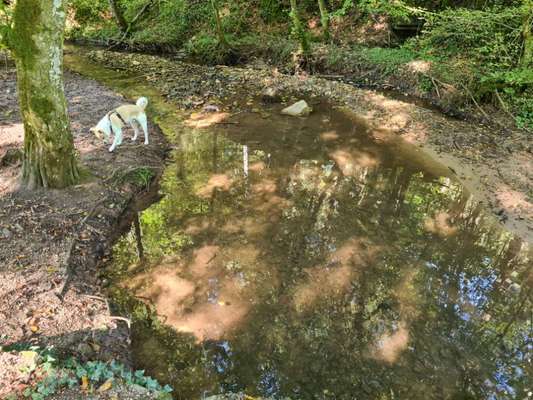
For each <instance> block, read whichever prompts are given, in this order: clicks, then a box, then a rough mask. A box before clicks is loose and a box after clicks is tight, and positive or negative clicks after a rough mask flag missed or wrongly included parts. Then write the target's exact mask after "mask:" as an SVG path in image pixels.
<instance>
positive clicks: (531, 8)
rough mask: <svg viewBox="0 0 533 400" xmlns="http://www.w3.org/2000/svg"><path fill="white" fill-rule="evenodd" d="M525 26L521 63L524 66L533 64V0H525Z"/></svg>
mask: <svg viewBox="0 0 533 400" xmlns="http://www.w3.org/2000/svg"><path fill="white" fill-rule="evenodd" d="M524 8H525V15H524V26H523V29H522V37H523V39H524V52H523V53H522V59H521V60H520V64H521V65H522V66H524V67H528V66H533V36H532V34H531V25H533V0H524Z"/></svg>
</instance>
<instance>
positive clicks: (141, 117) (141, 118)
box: [137, 114, 149, 144]
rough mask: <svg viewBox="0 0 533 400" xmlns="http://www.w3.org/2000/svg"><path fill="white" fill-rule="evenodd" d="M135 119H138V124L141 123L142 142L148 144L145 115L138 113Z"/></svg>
mask: <svg viewBox="0 0 533 400" xmlns="http://www.w3.org/2000/svg"><path fill="white" fill-rule="evenodd" d="M137 121H139V124H141V127H142V128H143V131H144V144H148V143H149V141H148V122H147V120H146V115H144V114H143V115H140V116H139V118H138V119H137Z"/></svg>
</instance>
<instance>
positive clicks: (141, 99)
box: [136, 97, 148, 110]
mask: <svg viewBox="0 0 533 400" xmlns="http://www.w3.org/2000/svg"><path fill="white" fill-rule="evenodd" d="M136 104H137V106H139V107H141V108H142V109H143V110H144V109H145V108H146V106H147V105H148V99H147V98H146V97H139V99H138V100H137V103H136Z"/></svg>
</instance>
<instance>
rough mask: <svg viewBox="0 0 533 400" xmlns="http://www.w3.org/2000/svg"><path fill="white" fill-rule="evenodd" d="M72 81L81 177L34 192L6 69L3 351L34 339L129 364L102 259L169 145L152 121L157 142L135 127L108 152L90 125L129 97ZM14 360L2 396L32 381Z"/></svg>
mask: <svg viewBox="0 0 533 400" xmlns="http://www.w3.org/2000/svg"><path fill="white" fill-rule="evenodd" d="M65 85H66V88H65V89H66V95H67V99H68V105H69V115H70V119H71V127H72V132H73V134H74V141H75V146H76V150H77V152H78V153H79V161H80V166H81V168H82V175H83V180H82V182H81V183H80V184H79V185H77V186H75V187H72V188H69V189H67V190H61V191H59V190H50V191H31V192H30V191H26V190H24V189H23V188H19V186H18V182H19V179H18V177H19V174H20V169H21V163H20V160H19V158H18V156H17V152H16V149H19V148H20V147H21V146H22V141H23V126H22V124H21V121H20V116H19V113H18V107H17V97H16V77H15V72H14V70H13V69H10V70H8V71H2V72H0V159H1V160H3V162H2V163H1V165H0V297H1V298H2V301H1V302H0V320H1V321H2V324H1V325H2V330H1V332H0V333H1V336H0V348H1V347H2V346H7V345H13V344H22V343H32V344H36V345H41V346H55V347H56V348H57V349H58V350H59V351H60V352H64V353H68V354H69V355H75V356H77V357H79V358H80V359H81V360H87V359H102V360H109V359H118V360H121V361H122V362H125V363H128V361H129V360H128V351H127V350H128V345H129V332H128V326H127V323H126V322H125V320H124V319H119V318H115V317H114V316H113V315H112V311H111V310H110V307H109V304H108V303H107V301H106V300H105V298H104V297H102V295H101V293H100V291H101V288H102V280H101V279H100V278H99V277H98V270H97V265H98V263H99V262H100V261H101V260H102V259H103V258H105V257H106V254H108V253H109V250H110V245H111V241H112V239H113V238H114V237H115V236H116V234H117V232H118V230H119V229H120V228H119V226H120V223H121V221H122V220H123V218H122V216H123V213H124V211H125V209H126V207H127V206H128V205H129V204H130V203H131V202H132V201H133V200H136V199H138V198H139V197H141V196H143V194H144V193H146V192H147V191H148V190H149V186H150V184H151V183H153V182H154V181H156V180H157V175H158V173H159V172H160V171H161V170H162V167H163V161H164V159H165V154H166V149H167V142H166V140H165V138H164V137H163V135H162V133H161V131H160V130H159V129H158V128H157V127H156V126H155V125H153V124H150V126H149V129H150V131H151V143H150V145H148V146H144V145H142V144H140V143H135V144H134V143H132V142H130V140H129V138H130V137H131V136H130V132H129V131H127V132H126V135H125V140H124V144H123V145H122V146H121V147H119V148H118V150H117V151H116V152H115V153H114V154H110V153H108V151H107V146H106V145H105V144H104V143H103V142H101V141H100V140H98V139H96V138H95V137H94V136H92V135H91V134H90V132H89V128H90V127H91V126H93V125H94V124H95V123H96V122H97V120H98V119H99V118H100V117H101V116H102V115H104V114H105V113H106V112H107V111H109V110H111V109H112V108H114V107H116V106H118V105H120V104H121V103H124V102H126V101H129V100H131V99H124V98H123V97H122V96H120V95H118V94H117V93H114V92H112V91H111V90H109V89H107V88H105V87H103V86H102V85H100V84H98V83H96V82H95V81H92V80H88V79H85V78H83V77H81V76H79V75H76V74H73V73H67V74H66V76H65ZM6 154H9V155H10V156H9V157H4V156H5V155H6ZM4 357H7V358H6V359H2V358H4ZM12 358H13V355H10V354H9V353H5V352H4V353H0V397H3V395H5V394H6V393H9V392H10V391H12V390H13V389H23V388H24V387H25V385H26V384H27V383H29V382H27V381H26V380H25V379H26V378H24V376H23V375H22V374H21V373H20V371H17V369H16V362H14V361H13V359H12ZM8 359H10V360H11V362H7V361H8ZM15 361H16V360H15Z"/></svg>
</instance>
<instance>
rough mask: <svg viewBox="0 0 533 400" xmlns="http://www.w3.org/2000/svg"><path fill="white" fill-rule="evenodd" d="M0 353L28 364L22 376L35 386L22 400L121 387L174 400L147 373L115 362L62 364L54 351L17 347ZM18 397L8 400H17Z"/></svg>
mask: <svg viewBox="0 0 533 400" xmlns="http://www.w3.org/2000/svg"><path fill="white" fill-rule="evenodd" d="M0 351H6V352H16V353H18V354H19V355H21V357H22V358H23V359H24V360H26V362H25V363H24V367H23V370H22V372H24V373H26V374H28V375H30V376H32V379H31V381H32V382H33V384H31V385H30V386H28V387H26V388H25V389H24V390H23V392H22V396H23V398H28V399H32V400H44V399H46V398H47V397H49V396H51V395H54V394H56V393H59V392H60V391H61V390H63V389H65V388H69V389H74V388H77V389H79V390H81V391H82V392H85V393H87V394H90V393H94V392H99V393H102V392H106V391H108V390H110V389H111V388H113V387H116V386H118V385H123V386H132V385H136V386H140V387H143V388H145V389H146V390H148V391H151V392H152V393H154V394H156V395H157V398H158V399H161V400H163V399H167V400H168V399H171V396H170V395H169V393H171V392H172V388H171V387H170V386H168V385H166V386H162V385H161V384H159V382H158V381H157V380H155V379H153V378H151V377H149V376H145V375H144V371H142V370H138V371H131V370H130V369H128V368H127V367H125V366H124V365H123V364H121V363H118V362H116V361H114V360H113V361H111V362H102V361H88V362H81V361H79V360H77V359H75V358H68V359H66V360H60V359H59V358H58V357H57V356H56V354H55V351H54V349H53V348H50V347H46V348H40V347H37V346H26V345H16V346H10V347H6V348H3V349H2V348H0ZM18 398H20V397H19V394H15V393H14V394H12V395H9V396H8V397H7V398H6V400H11V399H12V400H15V399H18Z"/></svg>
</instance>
